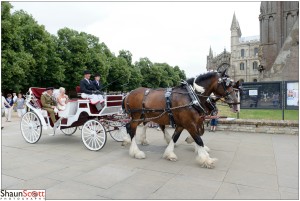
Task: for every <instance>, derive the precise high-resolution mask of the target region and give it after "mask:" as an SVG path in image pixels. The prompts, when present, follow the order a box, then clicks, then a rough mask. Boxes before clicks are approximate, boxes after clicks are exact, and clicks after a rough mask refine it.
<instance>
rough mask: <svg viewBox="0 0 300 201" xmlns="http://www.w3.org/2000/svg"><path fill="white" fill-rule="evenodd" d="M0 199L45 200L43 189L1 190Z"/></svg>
mask: <svg viewBox="0 0 300 201" xmlns="http://www.w3.org/2000/svg"><path fill="white" fill-rule="evenodd" d="M0 200H46V191H45V190H1V197H0Z"/></svg>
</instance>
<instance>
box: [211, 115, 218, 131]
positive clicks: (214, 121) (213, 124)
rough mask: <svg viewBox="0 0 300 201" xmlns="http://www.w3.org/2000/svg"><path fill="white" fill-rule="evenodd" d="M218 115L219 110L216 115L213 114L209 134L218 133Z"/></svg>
mask: <svg viewBox="0 0 300 201" xmlns="http://www.w3.org/2000/svg"><path fill="white" fill-rule="evenodd" d="M217 114H218V110H216V111H215V112H214V113H213V115H214V116H213V118H212V119H211V120H210V131H209V132H215V131H216V128H217V125H218V117H217Z"/></svg>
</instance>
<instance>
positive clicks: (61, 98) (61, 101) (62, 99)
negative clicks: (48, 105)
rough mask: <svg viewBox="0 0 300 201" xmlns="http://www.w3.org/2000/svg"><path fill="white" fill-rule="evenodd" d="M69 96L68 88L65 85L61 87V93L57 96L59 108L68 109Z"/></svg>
mask: <svg viewBox="0 0 300 201" xmlns="http://www.w3.org/2000/svg"><path fill="white" fill-rule="evenodd" d="M68 100H69V97H68V95H66V89H65V88H63V87H60V88H59V94H58V96H57V109H58V110H60V111H62V110H65V109H66V105H67V103H68Z"/></svg>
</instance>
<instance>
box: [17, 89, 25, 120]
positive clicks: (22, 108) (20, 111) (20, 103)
mask: <svg viewBox="0 0 300 201" xmlns="http://www.w3.org/2000/svg"><path fill="white" fill-rule="evenodd" d="M16 105H17V107H16V108H17V111H18V116H19V117H22V116H23V115H24V114H25V113H26V110H25V100H24V98H23V96H22V94H21V93H19V94H18V98H17V100H16Z"/></svg>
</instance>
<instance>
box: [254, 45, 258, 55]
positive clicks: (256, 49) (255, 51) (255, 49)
mask: <svg viewBox="0 0 300 201" xmlns="http://www.w3.org/2000/svg"><path fill="white" fill-rule="evenodd" d="M257 55H258V48H257V47H256V48H254V56H257Z"/></svg>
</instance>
